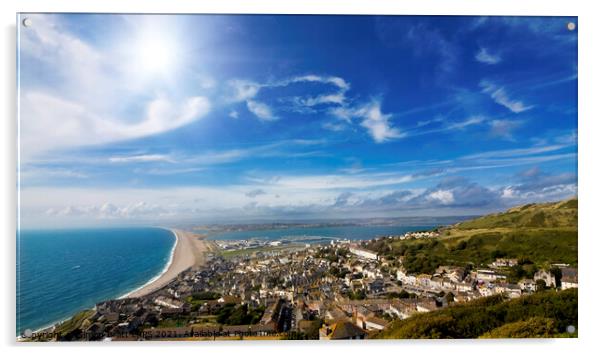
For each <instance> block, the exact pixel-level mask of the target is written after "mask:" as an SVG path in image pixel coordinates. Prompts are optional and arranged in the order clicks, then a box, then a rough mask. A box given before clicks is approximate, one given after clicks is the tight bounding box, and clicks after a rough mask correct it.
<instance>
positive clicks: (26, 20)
mask: <svg viewBox="0 0 602 355" xmlns="http://www.w3.org/2000/svg"><path fill="white" fill-rule="evenodd" d="M32 24H33V22H31V19H30V18H29V17H26V18H24V19H23V26H25V27H30V26H31V25H32Z"/></svg>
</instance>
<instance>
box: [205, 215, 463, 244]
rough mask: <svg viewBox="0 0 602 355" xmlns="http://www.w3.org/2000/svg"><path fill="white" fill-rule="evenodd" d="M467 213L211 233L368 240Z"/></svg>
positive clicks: (228, 237) (228, 236)
mask: <svg viewBox="0 0 602 355" xmlns="http://www.w3.org/2000/svg"><path fill="white" fill-rule="evenodd" d="M464 219H466V218H465V217H441V218H431V219H428V220H427V221H421V223H408V222H405V223H400V224H395V225H343V226H317V227H304V226H299V227H296V226H293V227H288V228H275V229H257V230H251V229H247V230H233V231H226V232H213V233H208V234H209V238H208V239H213V240H245V239H246V240H248V239H264V240H283V239H284V240H290V241H295V242H304V243H321V242H329V241H330V240H337V239H348V240H367V239H372V238H377V237H384V236H391V235H403V234H405V233H406V232H415V231H422V230H432V229H434V228H436V227H437V226H441V225H449V224H453V223H456V222H459V221H461V220H464ZM199 232H201V233H202V231H199Z"/></svg>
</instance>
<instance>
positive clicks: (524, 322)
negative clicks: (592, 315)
mask: <svg viewBox="0 0 602 355" xmlns="http://www.w3.org/2000/svg"><path fill="white" fill-rule="evenodd" d="M569 325H574V326H576V325H577V289H568V290H565V291H560V292H557V291H554V290H549V291H543V292H538V293H535V294H533V295H530V296H525V297H521V298H518V299H514V300H509V301H506V300H504V298H503V297H502V296H500V295H496V296H491V297H487V298H482V299H477V300H474V301H471V302H467V303H464V304H458V305H455V306H450V307H447V308H445V309H441V310H437V311H433V312H428V313H422V314H417V315H414V316H412V317H410V318H407V319H404V320H396V321H394V322H392V323H391V324H390V325H389V326H387V328H386V329H385V330H383V331H381V332H379V333H376V334H373V335H372V336H371V337H372V338H380V339H420V338H423V339H424V338H430V339H445V338H453V339H462V338H540V337H571V336H576V333H575V334H569V333H567V332H566V329H567V326H569Z"/></svg>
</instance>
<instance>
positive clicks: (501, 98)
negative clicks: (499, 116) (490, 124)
mask: <svg viewBox="0 0 602 355" xmlns="http://www.w3.org/2000/svg"><path fill="white" fill-rule="evenodd" d="M479 85H480V86H481V88H483V92H484V93H486V94H489V95H490V96H491V98H492V99H493V101H495V102H496V103H498V104H500V105H502V106H504V107H506V108H507V109H508V110H510V111H512V112H514V113H521V112H523V111H527V110H530V109H532V108H533V107H534V106H533V105H531V106H527V105H525V104H524V103H523V102H522V101H519V100H512V99H510V97H509V96H508V94H507V93H506V90H505V88H504V87H502V86H498V85H496V84H494V83H492V82H490V81H487V80H483V81H481V83H480V84H479Z"/></svg>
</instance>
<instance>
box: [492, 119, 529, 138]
mask: <svg viewBox="0 0 602 355" xmlns="http://www.w3.org/2000/svg"><path fill="white" fill-rule="evenodd" d="M521 124H522V121H512V120H493V121H491V122H490V126H491V130H490V133H491V135H492V136H494V137H502V138H505V139H509V140H512V139H513V138H514V137H513V135H512V133H513V132H514V130H515V129H516V128H518V127H520V125H521Z"/></svg>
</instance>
